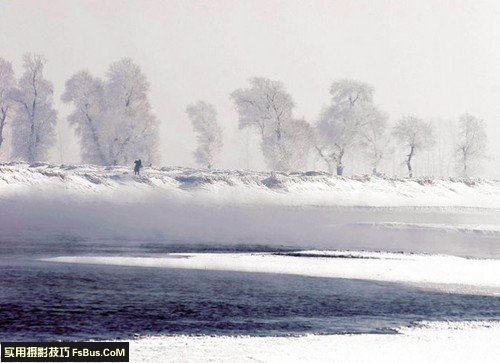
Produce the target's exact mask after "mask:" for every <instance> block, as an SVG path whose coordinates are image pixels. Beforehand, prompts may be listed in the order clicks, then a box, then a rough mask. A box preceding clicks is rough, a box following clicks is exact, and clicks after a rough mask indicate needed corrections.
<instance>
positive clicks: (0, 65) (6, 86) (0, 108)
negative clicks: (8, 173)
mask: <svg viewBox="0 0 500 363" xmlns="http://www.w3.org/2000/svg"><path fill="white" fill-rule="evenodd" d="M15 87H16V80H15V78H14V71H13V70H12V64H10V62H7V61H6V60H5V59H3V58H0V148H1V147H2V143H3V141H4V127H5V125H6V123H7V118H8V117H11V116H12V115H13V103H12V99H11V96H12V91H13V90H14V89H15Z"/></svg>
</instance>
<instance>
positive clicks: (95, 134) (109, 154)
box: [0, 54, 487, 177]
mask: <svg viewBox="0 0 500 363" xmlns="http://www.w3.org/2000/svg"><path fill="white" fill-rule="evenodd" d="M23 61H24V62H23V69H24V72H23V74H22V75H21V76H20V77H19V78H16V77H15V74H14V71H13V69H12V65H11V63H9V62H8V61H6V60H4V59H2V58H0V151H2V149H8V154H9V156H10V158H11V159H13V160H24V161H27V162H29V163H34V162H37V161H44V160H46V159H47V156H48V151H49V150H50V148H51V147H52V146H53V145H54V143H55V127H56V124H57V112H56V110H55V109H54V102H53V93H54V91H53V86H52V83H51V82H50V81H48V80H47V79H46V78H45V77H44V67H45V64H46V60H45V58H44V57H43V56H40V55H36V54H26V55H25V56H24V58H23ZM148 95H149V82H148V81H147V78H146V76H145V75H144V73H143V72H142V71H141V69H140V67H139V66H138V65H137V64H135V63H134V62H133V61H132V60H131V59H129V58H125V59H122V60H119V61H117V62H115V63H113V64H111V65H110V66H109V69H108V71H107V73H106V77H105V78H104V79H101V78H98V77H95V76H93V75H92V74H90V73H89V72H88V71H80V72H78V73H76V74H75V75H73V76H72V77H71V78H70V79H69V80H67V82H66V84H65V89H64V92H63V94H62V97H61V100H62V101H63V102H64V103H66V104H68V105H71V106H72V112H71V114H70V115H69V116H68V118H67V121H68V123H69V124H70V125H72V126H73V127H74V129H75V132H76V134H77V135H78V137H79V138H80V141H81V142H80V148H81V159H82V162H84V163H89V164H96V165H128V164H131V163H132V161H133V160H135V159H137V158H140V159H142V160H143V163H144V164H145V165H151V164H152V163H156V162H158V160H159V150H158V146H159V121H158V119H157V118H156V117H155V115H153V113H152V112H151V106H150V103H149V100H148ZM229 98H230V100H231V101H232V102H233V104H234V107H235V110H236V112H237V115H238V125H239V128H240V129H246V128H249V129H252V130H254V131H255V132H256V134H257V135H258V138H259V140H260V150H261V152H262V155H263V156H264V160H265V162H266V165H267V166H268V168H269V169H271V170H277V171H292V170H304V169H305V168H306V167H307V163H308V160H309V158H310V156H311V155H315V156H317V158H319V160H321V161H322V162H323V163H324V165H325V166H326V167H327V169H328V170H329V171H330V172H335V173H336V174H337V175H343V174H344V170H345V168H346V167H348V165H346V157H348V156H349V155H351V154H360V155H362V157H363V158H364V159H365V160H366V161H367V162H368V163H369V165H370V167H371V171H372V173H373V174H374V175H379V174H380V173H381V170H379V169H380V164H381V162H382V161H383V160H385V159H387V158H388V157H389V156H391V155H394V153H395V152H396V151H395V149H394V145H398V147H399V149H400V150H403V154H402V155H401V156H400V158H401V161H402V162H403V163H404V164H405V165H406V168H407V170H408V175H409V176H410V177H412V176H413V161H414V157H415V155H418V154H419V153H421V152H422V151H424V150H429V149H431V148H432V147H433V146H434V145H435V144H436V142H437V141H436V137H435V132H434V127H433V124H432V123H431V122H429V121H426V120H424V119H421V118H419V117H417V116H415V115H408V116H404V117H402V118H400V119H399V120H396V121H395V122H393V123H392V124H391V123H390V122H389V115H388V114H387V113H386V112H384V111H383V110H381V109H380V107H379V106H377V104H376V103H375V102H374V89H373V87H372V86H370V85H369V84H366V83H364V82H359V81H356V80H349V79H339V80H335V81H334V82H333V83H332V85H331V87H330V100H329V101H328V103H327V105H326V106H325V107H324V108H323V110H322V111H321V112H320V114H319V116H318V117H317V119H316V120H315V121H314V122H308V121H306V120H304V119H302V118H297V117H295V116H294V112H293V111H294V108H295V103H294V101H293V98H292V96H291V95H290V93H288V92H287V91H286V89H285V87H284V85H283V83H282V82H279V81H274V80H270V79H267V78H261V77H260V78H259V77H256V78H252V79H250V80H249V85H248V87H246V88H241V89H237V90H235V91H233V92H232V93H231V94H230V95H229ZM186 114H187V116H188V118H189V119H190V121H191V123H192V126H193V130H194V132H195V133H196V136H197V148H196V150H195V151H194V158H195V160H196V162H197V163H198V164H199V165H200V166H202V167H207V168H212V167H213V166H215V165H216V160H217V158H218V156H219V154H220V152H221V150H222V146H223V133H222V128H221V126H220V125H219V123H218V121H217V112H216V109H215V107H214V106H213V105H211V104H209V103H207V102H204V101H198V102H196V103H194V104H191V105H189V106H188V107H187V108H186ZM7 125H8V127H6V126H7ZM450 131H451V130H450ZM6 139H9V141H10V142H8V143H6V142H5V140H6ZM6 144H8V145H6ZM486 145H487V134H486V131H485V125H484V122H483V121H482V120H480V119H479V118H477V117H475V116H473V115H470V114H467V113H465V114H463V115H462V116H460V117H459V119H458V127H457V130H456V138H455V142H454V145H453V150H452V151H453V156H454V163H455V167H456V171H457V172H458V173H459V174H460V175H463V176H471V175H473V174H474V173H475V172H476V171H477V170H478V168H479V166H480V163H481V161H482V160H484V159H485V158H487V153H486V150H487V149H486Z"/></svg>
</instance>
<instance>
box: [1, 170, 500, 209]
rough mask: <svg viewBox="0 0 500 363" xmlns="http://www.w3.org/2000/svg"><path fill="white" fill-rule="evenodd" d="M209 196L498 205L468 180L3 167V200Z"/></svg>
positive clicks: (483, 185) (482, 185) (495, 189)
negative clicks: (15, 197)
mask: <svg viewBox="0 0 500 363" xmlns="http://www.w3.org/2000/svg"><path fill="white" fill-rule="evenodd" d="M30 193H33V194H34V193H37V194H51V193H55V194H64V195H70V194H72V195H79V196H82V195H87V196H99V197H101V198H103V197H107V198H112V197H115V196H117V195H119V196H121V197H122V198H123V197H127V198H129V199H130V198H132V199H133V198H134V197H143V196H144V193H160V194H164V195H169V196H174V195H175V196H184V197H188V198H189V197H192V196H193V195H194V196H195V197H196V198H208V199H211V200H212V201H214V200H215V201H217V202H219V203H237V204H241V203H255V202H259V203H266V204H269V203H284V204H287V205H300V206H304V205H314V206H319V205H321V206H362V207H400V206H411V207H478V208H500V182H499V181H486V180H465V179H418V178H417V179H395V178H376V177H371V176H362V177H351V178H342V177H336V176H332V175H331V174H328V173H325V172H300V173H299V172H297V173H274V174H272V175H271V174H270V173H267V172H255V171H239V170H213V171H207V170H197V169H189V168H162V169H155V168H145V169H143V172H142V175H141V176H140V177H136V176H134V175H132V172H131V170H130V169H129V168H123V167H108V168H104V167H96V166H64V165H62V166H55V165H48V164H37V165H33V166H29V165H27V164H3V165H0V196H2V197H4V198H5V197H8V196H12V195H20V194H30Z"/></svg>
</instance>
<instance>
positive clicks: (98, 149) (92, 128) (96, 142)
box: [84, 112, 107, 165]
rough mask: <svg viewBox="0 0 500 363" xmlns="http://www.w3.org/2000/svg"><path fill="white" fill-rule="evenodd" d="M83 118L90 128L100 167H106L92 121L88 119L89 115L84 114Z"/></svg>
mask: <svg viewBox="0 0 500 363" xmlns="http://www.w3.org/2000/svg"><path fill="white" fill-rule="evenodd" d="M84 114H85V117H86V118H87V123H88V124H89V127H90V132H91V133H92V139H93V140H94V143H95V145H96V147H97V153H98V154H99V159H101V165H107V161H106V157H105V156H104V152H103V151H102V147H101V143H100V141H99V136H97V131H96V129H95V127H94V122H93V120H92V119H91V118H90V117H89V115H88V114H87V113H86V112H84Z"/></svg>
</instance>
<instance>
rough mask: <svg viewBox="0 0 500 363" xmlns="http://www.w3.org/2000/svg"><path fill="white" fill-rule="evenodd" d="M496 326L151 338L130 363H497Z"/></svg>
mask: <svg viewBox="0 0 500 363" xmlns="http://www.w3.org/2000/svg"><path fill="white" fill-rule="evenodd" d="M499 341H500V323H499V322H468V323H426V324H422V326H420V327H411V328H402V329H400V334H396V335H392V334H391V335H378V334H359V335H307V336H301V337H214V336H200V337H192V336H166V337H149V338H143V339H139V340H135V341H132V342H131V345H130V351H131V354H130V361H131V362H235V361H237V362H326V361H333V362H498V357H499V356H500V344H498V342H499Z"/></svg>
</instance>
